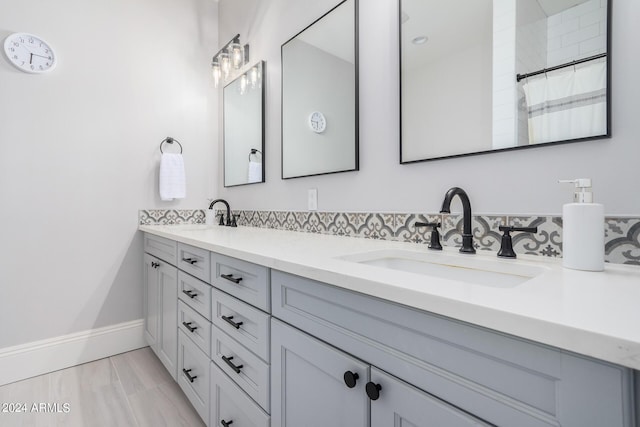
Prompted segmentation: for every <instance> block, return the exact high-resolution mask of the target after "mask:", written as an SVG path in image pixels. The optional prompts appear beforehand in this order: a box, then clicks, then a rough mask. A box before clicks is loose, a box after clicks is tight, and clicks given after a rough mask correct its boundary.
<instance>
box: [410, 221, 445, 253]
mask: <svg viewBox="0 0 640 427" xmlns="http://www.w3.org/2000/svg"><path fill="white" fill-rule="evenodd" d="M415 226H416V227H431V228H432V229H431V242H429V246H428V248H429V249H434V250H436V251H441V250H442V245H441V244H440V233H439V232H438V227H441V226H442V223H441V222H416V223H415Z"/></svg>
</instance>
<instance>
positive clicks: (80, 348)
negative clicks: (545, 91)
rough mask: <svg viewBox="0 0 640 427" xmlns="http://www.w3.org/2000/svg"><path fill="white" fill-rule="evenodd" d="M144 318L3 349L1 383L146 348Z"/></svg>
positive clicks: (0, 356)
mask: <svg viewBox="0 0 640 427" xmlns="http://www.w3.org/2000/svg"><path fill="white" fill-rule="evenodd" d="M146 346H147V343H146V342H145V340H144V320H143V319H139V320H133V321H131V322H124V323H119V324H117V325H111V326H105V327H103V328H98V329H91V330H88V331H82V332H76V333H73V334H69V335H63V336H60V337H55V338H49V339H46V340H41V341H35V342H31V343H27V344H21V345H17V346H14V347H7V348H3V349H0V386H2V385H5V384H9V383H12V382H15V381H20V380H23V379H26V378H31V377H35V376H37V375H42V374H46V373H49V372H53V371H57V370H60V369H64V368H69V367H71V366H75V365H79V364H81V363H87V362H91V361H94V360H98V359H103V358H105V357H109V356H113V355H114V354H119V353H124V352H126V351H131V350H135V349H138V348H142V347H146Z"/></svg>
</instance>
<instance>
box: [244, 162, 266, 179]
mask: <svg viewBox="0 0 640 427" xmlns="http://www.w3.org/2000/svg"><path fill="white" fill-rule="evenodd" d="M247 178H248V181H249V183H252V182H262V163H260V162H254V161H249V176H248V177H247Z"/></svg>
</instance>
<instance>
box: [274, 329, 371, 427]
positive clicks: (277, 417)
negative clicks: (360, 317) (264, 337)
mask: <svg viewBox="0 0 640 427" xmlns="http://www.w3.org/2000/svg"><path fill="white" fill-rule="evenodd" d="M271 328H272V329H271V332H272V335H271V371H272V376H271V398H272V405H271V418H272V425H274V426H279V427H302V426H304V427H327V426H332V427H368V426H369V399H368V398H367V395H366V393H365V389H364V386H365V384H366V383H367V381H368V378H369V365H367V364H365V363H363V362H361V361H360V360H358V359H355V358H353V357H351V356H349V355H347V354H345V353H343V352H341V351H339V350H337V349H335V348H333V347H331V346H329V345H327V344H324V343H323V342H321V341H318V340H317V339H315V338H312V337H311V336H309V335H307V334H305V333H303V332H300V331H299V330H297V329H294V328H292V327H290V326H288V325H286V324H284V323H282V322H279V321H278V320H276V319H272V322H271ZM347 372H349V373H352V374H356V375H357V376H358V378H357V379H355V386H354V387H353V388H349V387H348V386H347V385H346V383H345V379H344V376H345V373H347ZM352 385H353V384H352Z"/></svg>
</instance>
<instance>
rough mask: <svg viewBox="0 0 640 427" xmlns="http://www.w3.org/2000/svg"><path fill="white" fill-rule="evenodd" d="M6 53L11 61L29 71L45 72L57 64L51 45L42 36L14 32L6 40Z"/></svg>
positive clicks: (21, 68)
mask: <svg viewBox="0 0 640 427" xmlns="http://www.w3.org/2000/svg"><path fill="white" fill-rule="evenodd" d="M4 53H5V55H6V56H7V59H9V62H11V64H13V65H14V66H15V67H16V68H18V69H19V70H21V71H25V72H27V73H44V72H47V71H51V70H52V69H53V68H54V67H55V66H56V56H55V54H54V52H53V49H52V48H51V46H50V45H49V44H48V43H47V42H45V41H44V40H42V39H41V38H40V37H37V36H34V35H32V34H27V33H14V34H11V35H9V36H8V37H7V38H6V39H5V40H4Z"/></svg>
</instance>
